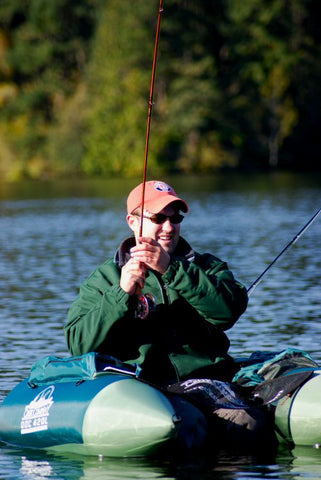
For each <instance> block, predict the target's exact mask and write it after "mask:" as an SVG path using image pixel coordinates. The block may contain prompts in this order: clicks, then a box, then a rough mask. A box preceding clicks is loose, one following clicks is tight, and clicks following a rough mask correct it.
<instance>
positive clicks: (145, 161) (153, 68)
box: [139, 0, 163, 237]
mask: <svg viewBox="0 0 321 480" xmlns="http://www.w3.org/2000/svg"><path fill="white" fill-rule="evenodd" d="M162 12H163V0H160V2H159V8H158V18H157V28H156V37H155V46H154V57H153V67H152V77H151V82H150V93H149V102H148V115H147V129H146V144H145V160H144V171H143V188H142V200H141V217H140V229H139V236H140V237H141V236H142V233H143V220H144V203H145V185H146V172H147V160H148V147H149V134H150V122H151V118H152V108H153V96H154V83H155V72H156V62H157V51H158V40H159V32H160V24H161V17H162Z"/></svg>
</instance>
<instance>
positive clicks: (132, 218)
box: [127, 214, 139, 233]
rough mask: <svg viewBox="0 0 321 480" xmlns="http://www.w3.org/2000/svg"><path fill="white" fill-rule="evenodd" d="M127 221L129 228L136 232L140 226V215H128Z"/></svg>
mask: <svg viewBox="0 0 321 480" xmlns="http://www.w3.org/2000/svg"><path fill="white" fill-rule="evenodd" d="M127 223H128V226H129V228H130V229H131V230H132V231H133V232H134V233H135V232H136V231H137V228H138V226H139V217H137V216H136V215H129V214H128V215H127Z"/></svg>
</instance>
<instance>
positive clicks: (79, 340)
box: [64, 261, 130, 355]
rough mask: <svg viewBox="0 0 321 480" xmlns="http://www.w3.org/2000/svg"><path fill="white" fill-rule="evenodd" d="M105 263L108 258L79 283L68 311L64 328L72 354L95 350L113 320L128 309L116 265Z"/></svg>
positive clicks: (127, 302)
mask: <svg viewBox="0 0 321 480" xmlns="http://www.w3.org/2000/svg"><path fill="white" fill-rule="evenodd" d="M108 263H110V264H112V261H107V262H106V263H105V264H103V265H102V266H101V267H99V268H98V269H97V270H95V271H94V272H93V273H92V275H91V276H90V277H89V278H88V279H87V280H86V281H85V282H84V283H83V284H82V286H81V287H80V291H79V295H78V297H77V298H76V300H75V301H74V302H73V304H72V305H71V308H70V310H69V312H68V320H67V323H66V325H65V327H64V330H65V336H66V340H67V345H68V348H69V350H70V351H71V353H72V354H73V355H82V354H83V353H87V352H90V351H95V350H97V348H98V347H99V345H101V343H102V342H103V341H104V340H105V338H106V337H107V334H108V331H109V330H110V329H111V328H112V326H113V325H114V323H115V322H117V320H119V319H120V318H124V316H126V313H127V312H128V311H129V309H130V299H129V295H128V294H127V293H126V292H124V291H123V290H122V289H121V288H120V286H119V278H120V273H119V271H118V269H117V267H116V265H114V267H113V266H109V265H108ZM106 265H108V266H107V268H105V266H106ZM107 271H108V275H107Z"/></svg>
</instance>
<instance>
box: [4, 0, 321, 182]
mask: <svg viewBox="0 0 321 480" xmlns="http://www.w3.org/2000/svg"><path fill="white" fill-rule="evenodd" d="M164 6H165V11H164V13H163V17H162V26H161V36H160V45H159V57H158V65H157V76H156V84H155V96H154V100H155V106H154V108H153V117H152V132H151V140H150V156H149V168H151V169H152V171H153V173H155V174H156V173H160V172H174V171H180V172H209V171H213V170H215V169H221V168H243V169H244V168H276V167H278V168H289V169H300V168H310V169H320V161H319V157H320V138H319V130H320V124H321V114H320V113H321V108H320V98H321V95H320V94H321V92H320V90H321V81H320V80H321V78H320V77H321V67H320V62H319V55H320V37H321V34H320V29H319V9H318V4H317V0H271V1H270V2H269V3H268V4H264V3H262V2H259V0H247V1H246V2H244V1H242V0H214V1H213V0H203V1H202V2H199V1H197V0H166V1H165V2H164ZM157 12H158V2H157V1H154V0H153V1H146V0H137V1H136V2H135V8H132V2H130V1H129V0H122V2H117V0H99V1H98V0H82V2H78V1H77V0H55V1H54V2H47V1H45V0H28V1H22V0H10V1H9V0H4V1H3V2H2V3H1V4H0V170H1V172H2V174H3V175H5V176H6V177H7V178H16V177H19V176H21V175H29V176H32V177H35V178H38V177H44V176H49V175H50V176H54V175H56V176H57V175H66V174H68V173H70V172H73V173H74V172H78V173H82V174H90V175H95V174H104V175H127V176H129V175H136V174H137V173H140V172H141V169H142V162H143V157H144V145H145V131H146V120H147V109H148V96H149V82H150V74H151V64H152V53H153V47H154V38H155V28H156V20H157Z"/></svg>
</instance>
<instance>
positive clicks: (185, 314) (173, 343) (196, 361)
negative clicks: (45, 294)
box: [65, 237, 247, 384]
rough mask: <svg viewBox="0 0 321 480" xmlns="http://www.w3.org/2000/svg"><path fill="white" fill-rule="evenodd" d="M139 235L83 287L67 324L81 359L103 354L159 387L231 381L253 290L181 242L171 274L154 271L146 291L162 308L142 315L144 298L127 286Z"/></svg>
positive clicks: (72, 345) (224, 267) (74, 350)
mask: <svg viewBox="0 0 321 480" xmlns="http://www.w3.org/2000/svg"><path fill="white" fill-rule="evenodd" d="M134 244H135V239H134V238H133V237H131V238H128V239H127V240H125V241H124V242H123V243H122V245H121V246H120V248H119V250H118V251H117V252H116V255H115V258H114V259H109V260H107V261H106V262H105V263H103V264H102V265H101V266H99V267H98V268H97V269H96V270H95V271H94V272H93V273H92V274H91V275H90V276H89V278H88V279H87V280H86V281H85V282H84V283H83V284H82V286H81V287H80V292H79V295H78V297H77V298H76V300H75V301H74V303H73V304H72V306H71V308H70V310H69V313H68V321H67V323H66V325H65V334H66V339H67V343H68V347H69V349H70V351H71V353H72V354H73V355H81V354H84V353H87V352H90V351H96V352H100V353H105V354H108V355H112V356H114V357H116V358H118V359H119V360H122V361H124V362H127V363H130V364H134V365H136V366H138V367H139V370H140V372H141V373H140V376H141V377H142V378H144V379H146V380H149V381H152V382H154V383H160V384H162V383H165V382H168V381H178V380H183V379H186V378H196V377H199V378H200V377H203V378H205V377H211V378H216V379H221V380H229V379H230V378H231V376H232V375H233V374H234V372H235V370H234V364H233V361H232V359H231V357H229V355H228V354H227V351H228V348H229V340H228V338H227V336H226V335H225V333H224V330H227V329H229V328H231V327H232V326H233V325H234V323H235V322H236V320H237V319H238V318H239V316H240V315H241V314H242V313H243V312H244V310H245V309H246V306H247V293H246V289H245V287H244V286H243V285H241V284H240V283H239V282H237V281H236V280H235V279H234V277H233V274H232V272H231V271H229V270H228V267H227V264H226V263H224V262H222V261H220V260H219V259H218V258H216V257H214V256H213V255H210V254H208V253H206V254H202V255H201V254H198V253H196V252H194V251H193V250H192V249H191V247H190V246H189V244H188V243H187V242H186V241H185V240H184V239H183V238H180V240H179V243H178V246H177V248H176V251H175V254H174V255H173V256H172V259H171V262H170V265H169V267H168V269H167V271H166V272H165V274H164V275H160V274H159V273H157V272H155V271H149V272H148V275H147V278H146V282H145V287H144V291H143V293H145V294H147V293H151V294H152V295H153V296H154V298H155V300H156V307H155V309H154V310H153V311H151V313H150V314H149V315H148V317H147V318H146V319H141V318H137V316H136V315H135V312H136V310H137V297H136V296H130V295H128V294H127V293H126V292H124V291H123V290H122V289H121V288H120V285H119V282H120V272H121V267H122V265H124V264H125V263H126V260H127V259H128V258H129V253H128V252H129V249H130V247H131V246H133V245H134Z"/></svg>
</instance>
